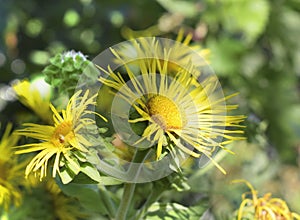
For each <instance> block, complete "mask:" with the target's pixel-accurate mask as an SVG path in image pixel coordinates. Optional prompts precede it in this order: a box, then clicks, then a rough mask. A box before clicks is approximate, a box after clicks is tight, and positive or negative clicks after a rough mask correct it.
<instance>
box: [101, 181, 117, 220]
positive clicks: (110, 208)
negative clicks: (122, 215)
mask: <svg viewBox="0 0 300 220" xmlns="http://www.w3.org/2000/svg"><path fill="white" fill-rule="evenodd" d="M99 189H100V194H101V197H102V199H103V201H104V204H105V207H106V209H107V211H108V215H109V217H110V218H114V216H115V213H116V211H117V208H116V206H115V204H114V202H113V201H112V199H111V197H110V196H109V195H108V193H107V190H106V188H105V186H102V185H100V186H99Z"/></svg>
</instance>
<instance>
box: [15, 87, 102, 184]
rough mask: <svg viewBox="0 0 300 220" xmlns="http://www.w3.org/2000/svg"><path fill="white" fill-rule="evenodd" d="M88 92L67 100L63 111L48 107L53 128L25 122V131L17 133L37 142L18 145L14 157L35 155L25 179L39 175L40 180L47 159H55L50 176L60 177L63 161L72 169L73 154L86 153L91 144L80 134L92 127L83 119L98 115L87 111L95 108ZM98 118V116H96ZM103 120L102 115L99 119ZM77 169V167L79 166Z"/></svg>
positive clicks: (44, 172)
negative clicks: (57, 174) (87, 127)
mask: <svg viewBox="0 0 300 220" xmlns="http://www.w3.org/2000/svg"><path fill="white" fill-rule="evenodd" d="M88 95H89V91H86V92H85V93H84V95H83V96H81V91H78V92H76V93H75V94H74V95H73V96H72V97H71V99H70V100H69V102H68V104H67V107H66V109H65V110H62V111H61V114H60V113H59V111H58V110H57V109H56V108H55V107H54V106H53V105H51V104H50V108H51V110H52V112H53V121H54V124H53V125H38V124H32V123H25V124H24V126H25V128H23V129H20V130H18V131H17V134H19V135H24V136H26V137H31V138H34V139H37V140H39V141H41V142H39V143H29V144H24V145H21V146H18V147H17V148H18V150H17V151H16V154H24V153H31V152H38V154H37V155H36V156H34V157H33V159H32V160H31V161H30V163H29V164H28V165H27V167H26V170H25V176H26V177H27V176H28V175H29V174H30V173H32V172H34V173H36V172H37V173H38V174H39V175H40V179H42V178H43V177H45V176H46V175H47V168H48V164H49V163H50V162H49V160H51V159H52V158H53V159H54V161H53V163H51V165H52V166H53V169H52V176H53V177H55V176H56V173H57V172H58V173H59V174H60V166H61V165H60V163H62V162H64V161H66V162H69V163H70V164H72V165H73V166H76V167H78V164H77V163H75V162H74V160H73V159H72V158H73V157H76V155H75V153H76V151H79V152H83V153H85V152H88V149H87V147H89V146H90V145H91V143H90V142H89V141H88V140H86V138H85V137H84V136H83V135H81V132H80V131H81V129H83V128H84V127H85V126H87V125H90V124H93V122H94V121H93V119H91V118H88V117H86V116H87V115H88V114H90V113H92V114H97V113H96V112H93V111H90V110H88V109H87V107H88V106H90V105H95V104H96V102H95V101H94V99H95V96H96V95H94V96H92V97H90V98H89V97H88ZM99 116H100V115H99ZM101 117H102V116H101ZM78 168H79V167H78Z"/></svg>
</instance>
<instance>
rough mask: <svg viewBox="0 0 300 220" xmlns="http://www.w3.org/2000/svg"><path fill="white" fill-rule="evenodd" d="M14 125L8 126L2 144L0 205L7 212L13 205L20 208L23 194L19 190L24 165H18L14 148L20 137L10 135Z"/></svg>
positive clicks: (0, 153)
mask: <svg viewBox="0 0 300 220" xmlns="http://www.w3.org/2000/svg"><path fill="white" fill-rule="evenodd" d="M11 129H12V124H8V125H7V127H6V129H5V132H4V134H3V136H2V139H1V142H0V205H1V206H2V207H3V208H4V209H5V210H6V211H7V210H8V209H9V207H10V205H11V204H14V205H16V206H19V205H20V203H21V198H22V197H21V192H20V190H19V188H18V186H19V185H20V183H21V182H22V180H23V181H24V179H23V172H24V168H25V164H24V163H18V160H17V157H14V153H13V151H12V147H13V146H15V145H16V144H17V142H18V136H16V135H15V134H13V133H12V134H10V133H11Z"/></svg>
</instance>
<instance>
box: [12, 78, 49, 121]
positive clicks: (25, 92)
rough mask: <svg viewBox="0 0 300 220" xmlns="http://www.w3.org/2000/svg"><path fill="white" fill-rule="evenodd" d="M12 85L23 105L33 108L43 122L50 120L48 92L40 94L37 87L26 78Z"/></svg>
mask: <svg viewBox="0 0 300 220" xmlns="http://www.w3.org/2000/svg"><path fill="white" fill-rule="evenodd" d="M39 83H41V82H39ZM44 83H45V82H44ZM45 84H46V83H45ZM12 87H13V89H14V91H15V92H16V94H17V96H18V99H19V100H20V102H21V103H22V104H23V105H25V106H26V107H28V108H30V109H31V110H33V111H34V113H36V114H37V116H39V117H40V118H41V119H43V120H44V121H45V122H52V118H51V117H52V114H51V110H50V108H49V106H50V92H49V93H47V94H46V95H45V96H42V95H41V92H40V91H39V89H38V88H37V87H35V86H34V84H32V83H30V82H29V81H28V80H24V81H19V82H17V83H15V84H14V85H13V86H12Z"/></svg>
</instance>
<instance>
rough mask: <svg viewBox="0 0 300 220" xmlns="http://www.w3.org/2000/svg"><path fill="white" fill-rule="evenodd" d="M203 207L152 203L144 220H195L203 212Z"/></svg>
mask: <svg viewBox="0 0 300 220" xmlns="http://www.w3.org/2000/svg"><path fill="white" fill-rule="evenodd" d="M205 210H206V209H205V207H203V206H196V207H185V206H183V205H180V204H177V203H165V204H164V203H154V204H153V205H152V206H151V207H150V208H149V209H148V213H147V216H146V219H149V220H159V219H163V220H176V219H182V220H197V219H200V218H201V216H202V215H203V213H204V212H205Z"/></svg>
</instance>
